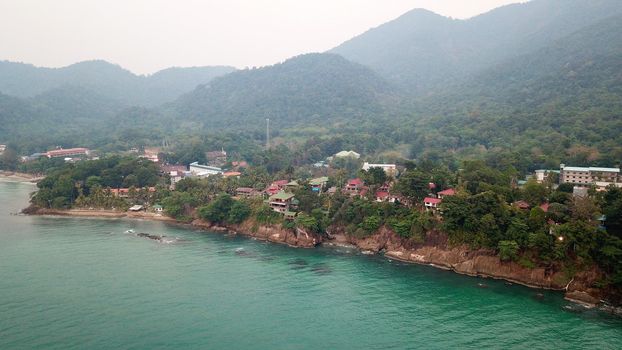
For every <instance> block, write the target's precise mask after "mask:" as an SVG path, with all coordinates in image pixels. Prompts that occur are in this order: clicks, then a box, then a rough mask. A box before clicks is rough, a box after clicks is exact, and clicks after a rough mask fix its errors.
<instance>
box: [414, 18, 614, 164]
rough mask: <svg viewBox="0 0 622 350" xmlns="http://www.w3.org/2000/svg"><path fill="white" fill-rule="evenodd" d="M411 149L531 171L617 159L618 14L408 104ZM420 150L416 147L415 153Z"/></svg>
mask: <svg viewBox="0 0 622 350" xmlns="http://www.w3.org/2000/svg"><path fill="white" fill-rule="evenodd" d="M415 105H416V106H417V107H416V109H418V110H419V112H420V115H424V116H426V117H424V118H421V119H418V120H416V121H414V124H416V127H417V128H418V129H419V130H421V131H425V132H422V133H420V134H419V135H418V136H417V137H418V140H416V141H414V142H413V143H414V144H418V145H425V144H430V143H429V142H428V140H434V144H435V145H436V146H435V147H436V148H437V149H439V150H447V149H452V150H456V149H469V148H470V147H471V148H472V149H471V150H468V151H467V153H470V154H476V153H477V152H478V151H483V150H485V149H487V150H490V151H492V152H499V150H500V149H504V150H511V151H512V152H514V153H515V154H521V155H523V156H524V157H525V158H526V159H528V160H529V162H530V163H531V164H532V166H534V167H539V166H543V167H545V166H548V167H553V166H557V164H559V162H572V163H574V164H602V165H613V164H618V163H619V162H620V160H621V159H622V136H621V135H622V133H621V130H622V15H619V16H614V17H611V18H608V19H605V20H603V21H601V22H599V23H597V24H595V25H592V26H590V27H587V28H584V29H581V30H579V31H577V32H575V33H573V34H571V35H569V36H567V37H566V38H563V39H560V40H557V41H555V42H553V43H551V44H550V45H549V46H548V47H546V48H542V49H540V50H537V51H535V52H532V53H529V54H526V55H522V56H518V57H516V58H514V59H511V60H508V61H506V62H504V63H502V64H499V65H496V66H494V67H492V68H490V69H488V70H486V71H484V72H482V73H480V74H478V75H476V76H474V77H473V78H471V79H469V80H467V81H464V82H462V83H460V84H454V85H453V86H451V87H449V86H448V87H447V89H446V90H445V91H443V92H442V93H437V94H435V95H433V96H431V97H428V98H424V99H421V100H419V101H418V103H416V104H415ZM416 150H417V151H424V147H422V146H418V147H416Z"/></svg>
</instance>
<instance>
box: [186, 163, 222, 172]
mask: <svg viewBox="0 0 622 350" xmlns="http://www.w3.org/2000/svg"><path fill="white" fill-rule="evenodd" d="M190 166H191V167H195V168H199V169H205V170H213V171H222V168H219V167H215V166H210V165H203V164H199V162H194V163H190Z"/></svg>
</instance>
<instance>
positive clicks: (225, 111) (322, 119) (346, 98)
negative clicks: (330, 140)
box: [173, 54, 396, 128]
mask: <svg viewBox="0 0 622 350" xmlns="http://www.w3.org/2000/svg"><path fill="white" fill-rule="evenodd" d="M395 93H396V90H395V88H394V87H393V86H392V85H391V84H389V83H387V82H386V81H385V80H384V79H382V78H381V77H379V76H378V75H377V74H376V73H374V72H373V71H372V70H370V69H369V68H367V67H364V66H362V65H359V64H356V63H353V62H350V61H348V60H346V59H344V58H343V57H341V56H338V55H334V54H305V55H301V56H296V57H293V58H291V59H288V60H286V61H285V62H283V63H279V64H275V65H273V66H268V67H263V68H259V69H248V70H241V71H237V72H234V73H231V74H228V75H225V76H222V77H219V78H216V79H214V80H213V81H212V82H211V83H209V84H207V85H202V86H200V87H198V88H197V89H195V90H194V91H192V92H191V93H189V94H186V95H184V96H182V97H181V98H180V99H179V100H177V101H176V102H175V103H174V104H173V106H174V107H173V108H174V110H175V112H176V113H177V114H178V115H180V116H184V117H187V118H191V119H194V120H200V121H202V122H204V123H205V124H206V125H208V126H209V127H210V128H216V127H218V128H223V127H235V128H248V127H249V126H252V127H256V126H257V123H259V125H263V123H264V120H265V118H270V119H271V120H273V121H274V122H275V123H279V125H281V126H293V125H301V124H307V125H313V124H314V123H320V124H318V125H322V126H323V123H326V122H327V121H330V122H331V123H336V122H338V121H343V120H351V119H357V118H369V117H373V116H374V115H376V114H382V113H384V110H385V108H386V107H387V104H386V103H385V102H388V101H389V100H391V99H392V98H394V97H395Z"/></svg>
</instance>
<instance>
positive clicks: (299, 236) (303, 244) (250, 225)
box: [192, 219, 323, 248]
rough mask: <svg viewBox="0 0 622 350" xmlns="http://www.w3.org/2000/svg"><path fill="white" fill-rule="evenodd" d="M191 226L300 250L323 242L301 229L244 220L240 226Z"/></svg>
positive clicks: (200, 223)
mask: <svg viewBox="0 0 622 350" xmlns="http://www.w3.org/2000/svg"><path fill="white" fill-rule="evenodd" d="M192 225H193V226H196V227H199V228H203V229H208V230H213V231H227V232H230V233H235V234H242V235H245V236H250V237H255V238H257V239H261V240H264V241H269V242H273V243H282V244H287V245H289V246H292V247H300V248H313V247H315V246H317V245H318V244H320V243H322V240H323V238H322V237H321V236H319V235H317V234H313V233H309V232H306V231H305V230H302V229H296V230H290V229H286V228H283V227H282V226H281V225H260V224H258V223H257V222H255V221H254V220H246V221H245V222H243V223H241V224H230V225H225V226H220V225H214V224H211V223H209V222H207V221H204V220H200V219H197V220H194V221H193V222H192Z"/></svg>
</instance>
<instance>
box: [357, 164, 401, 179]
mask: <svg viewBox="0 0 622 350" xmlns="http://www.w3.org/2000/svg"><path fill="white" fill-rule="evenodd" d="M371 168H380V169H382V170H384V172H385V174H387V176H391V177H396V176H397V166H396V165H395V164H371V163H367V162H365V163H363V168H362V169H363V170H365V171H369V169H371Z"/></svg>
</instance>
